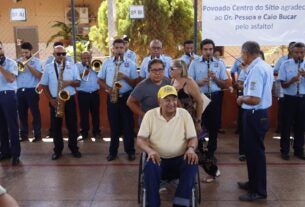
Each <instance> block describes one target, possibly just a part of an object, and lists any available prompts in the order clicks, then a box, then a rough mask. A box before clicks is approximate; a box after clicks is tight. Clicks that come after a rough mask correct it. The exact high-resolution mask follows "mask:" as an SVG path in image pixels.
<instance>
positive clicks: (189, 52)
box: [179, 40, 199, 67]
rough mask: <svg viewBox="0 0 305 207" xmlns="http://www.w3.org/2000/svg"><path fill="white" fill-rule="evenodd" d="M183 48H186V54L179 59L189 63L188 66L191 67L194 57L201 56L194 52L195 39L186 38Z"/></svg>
mask: <svg viewBox="0 0 305 207" xmlns="http://www.w3.org/2000/svg"><path fill="white" fill-rule="evenodd" d="M183 49H184V54H183V55H182V56H181V57H180V58H179V59H180V60H183V61H184V62H185V64H186V65H187V67H189V66H190V64H191V62H192V61H193V60H194V59H196V58H199V56H198V55H196V54H195V52H194V41H193V40H185V41H184V43H183Z"/></svg>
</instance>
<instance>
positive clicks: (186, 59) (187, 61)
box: [179, 54, 200, 65]
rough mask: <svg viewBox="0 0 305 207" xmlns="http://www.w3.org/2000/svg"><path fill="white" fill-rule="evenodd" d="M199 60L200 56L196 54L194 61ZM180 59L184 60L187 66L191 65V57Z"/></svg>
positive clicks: (186, 56)
mask: <svg viewBox="0 0 305 207" xmlns="http://www.w3.org/2000/svg"><path fill="white" fill-rule="evenodd" d="M197 58H200V56H198V55H196V54H194V60H195V59H197ZM179 59H180V60H183V61H184V62H185V63H186V65H189V64H190V61H191V57H190V56H188V55H187V54H184V55H182V56H181V57H180V58H179Z"/></svg>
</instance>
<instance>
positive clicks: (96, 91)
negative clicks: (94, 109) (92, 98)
mask: <svg viewBox="0 0 305 207" xmlns="http://www.w3.org/2000/svg"><path fill="white" fill-rule="evenodd" d="M98 91H99V90H95V91H78V93H90V94H92V93H98Z"/></svg>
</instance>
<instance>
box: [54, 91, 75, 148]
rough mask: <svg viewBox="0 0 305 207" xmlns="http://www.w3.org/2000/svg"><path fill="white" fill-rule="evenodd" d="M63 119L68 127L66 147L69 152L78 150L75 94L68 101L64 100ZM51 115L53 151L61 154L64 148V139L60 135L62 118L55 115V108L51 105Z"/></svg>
mask: <svg viewBox="0 0 305 207" xmlns="http://www.w3.org/2000/svg"><path fill="white" fill-rule="evenodd" d="M64 107H65V113H64V114H65V120H66V127H67V129H68V137H69V141H68V147H69V149H70V150H71V152H76V151H78V147H77V137H78V133H77V114H76V103H75V96H71V97H70V99H69V100H68V101H66V102H65V106H64ZM51 117H52V121H53V129H52V131H53V134H54V137H53V141H54V152H55V153H56V154H61V152H62V150H63V149H64V141H63V135H62V120H63V118H58V117H56V109H55V108H54V107H51Z"/></svg>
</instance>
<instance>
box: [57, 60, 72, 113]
mask: <svg viewBox="0 0 305 207" xmlns="http://www.w3.org/2000/svg"><path fill="white" fill-rule="evenodd" d="M64 69H65V61H64V60H63V61H62V62H61V65H60V69H59V73H58V88H57V92H58V93H57V107H56V115H55V116H56V117H58V118H62V117H63V116H64V111H65V102H66V101H68V100H69V99H70V93H69V92H68V91H67V90H64V85H63V73H64Z"/></svg>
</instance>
